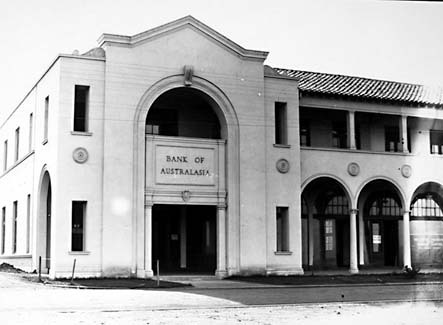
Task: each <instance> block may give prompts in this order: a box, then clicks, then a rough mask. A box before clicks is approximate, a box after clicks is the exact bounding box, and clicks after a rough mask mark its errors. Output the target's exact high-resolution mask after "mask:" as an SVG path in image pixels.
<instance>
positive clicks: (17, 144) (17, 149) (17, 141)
mask: <svg viewBox="0 0 443 325" xmlns="http://www.w3.org/2000/svg"><path fill="white" fill-rule="evenodd" d="M19 156H20V128H17V129H15V153H14V161H17V160H18V157H19Z"/></svg>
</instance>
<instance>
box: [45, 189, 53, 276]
mask: <svg viewBox="0 0 443 325" xmlns="http://www.w3.org/2000/svg"><path fill="white" fill-rule="evenodd" d="M51 205H52V193H51V183H49V185H48V194H47V196H46V268H47V269H48V272H49V269H50V268H51Z"/></svg>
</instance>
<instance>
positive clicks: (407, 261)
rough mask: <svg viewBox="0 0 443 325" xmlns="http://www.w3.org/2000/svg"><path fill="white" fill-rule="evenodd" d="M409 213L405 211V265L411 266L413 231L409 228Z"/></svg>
mask: <svg viewBox="0 0 443 325" xmlns="http://www.w3.org/2000/svg"><path fill="white" fill-rule="evenodd" d="M409 213H410V211H403V265H404V266H409V267H411V233H410V228H409Z"/></svg>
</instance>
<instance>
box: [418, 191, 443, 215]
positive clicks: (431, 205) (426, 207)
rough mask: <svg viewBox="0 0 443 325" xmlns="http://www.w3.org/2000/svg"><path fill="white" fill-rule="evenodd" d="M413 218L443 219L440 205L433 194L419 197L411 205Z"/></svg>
mask: <svg viewBox="0 0 443 325" xmlns="http://www.w3.org/2000/svg"><path fill="white" fill-rule="evenodd" d="M411 216H412V217H443V212H442V210H441V207H440V205H439V204H438V203H437V202H436V201H435V200H434V197H433V195H432V194H426V195H424V196H418V197H417V198H416V199H415V201H414V202H413V203H412V205H411Z"/></svg>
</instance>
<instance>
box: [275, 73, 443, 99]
mask: <svg viewBox="0 0 443 325" xmlns="http://www.w3.org/2000/svg"><path fill="white" fill-rule="evenodd" d="M274 71H276V72H277V73H278V74H279V75H281V76H285V77H291V78H296V79H298V80H299V89H300V92H301V93H317V94H325V95H331V96H340V97H352V98H360V99H365V100H381V101H389V102H398V103H401V104H411V105H420V106H439V107H442V106H443V89H442V88H439V87H429V86H423V85H416V84H409V83H402V82H394V81H385V80H376V79H368V78H360V77H351V76H343V75H338V74H328V73H319V72H309V71H300V70H289V69H279V68H274Z"/></svg>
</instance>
